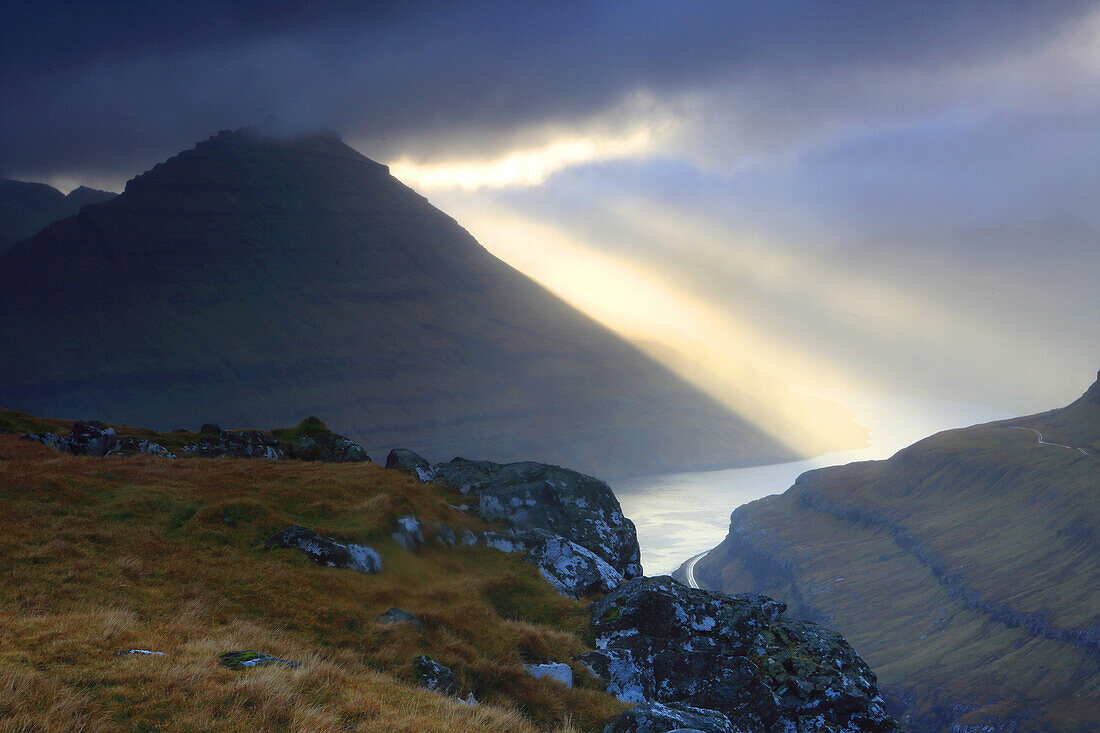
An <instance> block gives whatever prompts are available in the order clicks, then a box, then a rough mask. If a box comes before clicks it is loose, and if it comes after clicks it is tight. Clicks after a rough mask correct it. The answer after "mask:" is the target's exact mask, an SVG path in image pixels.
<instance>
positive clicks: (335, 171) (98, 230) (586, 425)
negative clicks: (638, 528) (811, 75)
mask: <svg viewBox="0 0 1100 733" xmlns="http://www.w3.org/2000/svg"><path fill="white" fill-rule="evenodd" d="M0 316H2V317H0V342H2V343H3V344H4V348H3V349H2V353H0V374H3V377H2V386H0V404H3V405H5V406H8V407H12V408H17V409H21V410H27V411H32V412H36V413H39V414H54V415H63V416H73V417H95V418H98V419H102V420H107V421H112V422H126V423H130V424H141V425H150V426H152V427H155V428H161V429H170V428H175V427H181V426H186V427H194V426H196V425H198V424H200V423H202V422H207V421H218V422H220V423H221V424H223V425H225V426H228V427H247V426H255V425H271V424H276V425H277V424H295V423H296V422H297V421H298V420H299V419H301V417H302V416H303V415H309V414H319V415H324V416H325V419H326V420H327V421H328V422H329V424H331V425H333V426H335V427H336V428H337V429H339V430H340V431H341V432H344V433H347V434H349V435H351V436H352V437H354V438H355V439H356V440H358V441H359V442H361V443H362V444H363V445H364V446H365V447H367V449H368V451H370V452H372V453H375V454H377V453H381V452H382V451H384V450H386V449H388V448H390V447H393V446H406V447H409V448H413V449H415V450H417V451H418V452H421V453H424V454H426V455H428V456H429V457H431V458H432V459H444V458H451V457H452V456H454V455H456V454H476V455H488V456H492V457H494V459H496V460H501V461H508V460H516V459H520V458H533V459H539V460H544V461H547V462H551V463H561V464H566V465H572V466H577V467H579V468H581V469H582V470H585V471H588V472H593V473H597V474H598V475H603V476H615V475H623V474H626V473H644V472H646V471H654V470H661V469H668V468H685V467H693V466H694V467H698V466H717V465H724V466H728V465H733V464H736V463H754V462H767V461H775V460H781V459H787V458H790V457H791V456H790V452H789V450H788V449H786V448H784V447H783V446H781V445H779V444H777V443H776V442H775V441H774V440H772V439H771V438H769V437H767V436H766V435H764V434H763V433H762V432H760V431H759V430H757V429H755V428H754V427H753V426H752V425H750V424H748V423H746V422H745V421H744V420H741V419H739V418H738V417H737V416H735V415H733V414H731V413H730V412H729V411H727V410H726V409H725V408H723V407H721V406H720V405H719V404H717V403H716V402H714V401H713V400H712V399H710V398H709V397H707V396H706V395H704V394H703V393H701V392H699V391H698V390H696V389H694V388H693V387H690V386H688V385H687V384H686V383H685V382H683V381H681V380H680V379H679V378H677V377H675V376H673V375H672V374H671V373H670V372H668V371H666V370H665V369H664V368H662V367H660V366H657V365H656V364H655V363H653V362H652V361H650V360H649V359H647V358H646V357H644V356H643V355H642V354H641V353H640V352H639V351H637V350H636V349H635V348H633V347H632V346H630V345H628V344H627V343H626V342H624V341H623V340H621V339H620V338H618V337H617V336H616V335H614V334H612V333H611V332H610V331H608V330H607V329H605V328H604V327H602V326H600V325H598V324H596V323H595V322H594V321H592V320H591V319H589V318H588V317H586V316H584V315H582V314H580V313H579V312H578V311H576V310H574V309H573V308H572V307H570V306H568V305H567V304H565V303H564V302H562V301H561V300H560V299H558V298H557V297H555V296H553V295H552V294H550V293H549V292H548V291H546V290H545V289H544V288H542V287H541V286H540V285H538V284H536V283H534V282H533V281H532V280H530V279H529V278H527V277H526V276H524V275H522V274H520V273H518V272H517V271H516V270H514V269H513V268H511V267H509V266H508V265H506V264H505V263H503V262H501V261H500V260H498V259H496V258H495V257H493V256H492V255H490V254H489V253H488V252H487V251H486V250H485V249H484V248H482V247H481V246H480V245H479V244H478V243H477V242H476V241H475V240H474V239H473V238H472V237H471V236H470V235H469V234H468V233H467V232H466V231H465V230H464V229H462V228H461V227H460V226H458V224H457V223H456V222H455V221H454V220H453V219H452V218H450V217H449V216H447V215H445V214H443V213H442V212H440V211H438V210H437V209H435V208H434V207H432V206H431V205H430V204H429V203H428V201H427V200H426V199H424V198H423V197H421V196H420V195H418V194H416V193H415V192H414V191H412V190H411V189H409V188H407V187H406V186H404V185H402V184H401V183H400V182H399V181H397V180H396V179H394V178H393V177H392V176H390V175H389V171H388V169H387V168H386V167H385V166H383V165H380V164H378V163H375V162H373V161H371V160H368V159H367V158H365V157H363V156H361V155H360V154H358V153H357V152H355V151H354V150H352V149H351V148H349V147H348V146H346V145H345V144H343V143H342V142H341V141H340V140H339V139H338V138H336V137H335V136H332V135H327V134H321V135H312V136H307V137H301V138H297V139H294V140H289V141H287V140H280V139H274V138H269V137H265V136H262V135H260V134H257V133H253V132H250V131H237V132H222V133H220V134H218V135H216V136H214V137H212V138H210V139H209V140H206V141H205V142H202V143H200V144H199V145H197V146H196V147H195V148H194V149H192V150H188V151H185V152H183V153H180V154H179V155H177V156H175V157H174V158H172V159H170V160H168V161H166V162H165V163H162V164H160V165H158V166H156V167H154V168H153V169H152V170H150V171H148V172H146V173H145V174H143V175H140V176H138V177H136V178H134V179H133V180H131V181H130V182H129V183H128V184H127V186H126V190H125V192H124V193H123V194H122V195H120V196H118V197H117V198H115V199H112V200H110V201H107V202H105V203H101V204H98V205H94V206H87V207H85V208H83V209H82V210H81V211H80V212H79V213H78V214H77V215H76V216H73V217H70V218H67V219H65V220H63V221H60V222H57V223H55V224H53V225H52V226H50V227H49V228H47V229H46V230H44V231H43V232H41V233H39V234H38V235H36V236H35V237H33V238H32V239H30V240H28V241H27V242H24V243H22V244H20V245H18V246H16V247H15V248H13V249H11V250H9V251H7V252H5V253H3V254H2V255H0ZM382 454H383V455H384V453H382Z"/></svg>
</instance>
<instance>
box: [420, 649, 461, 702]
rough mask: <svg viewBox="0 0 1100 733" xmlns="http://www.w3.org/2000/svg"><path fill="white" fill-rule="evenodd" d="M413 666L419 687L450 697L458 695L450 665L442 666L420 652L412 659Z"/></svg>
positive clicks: (456, 683)
mask: <svg viewBox="0 0 1100 733" xmlns="http://www.w3.org/2000/svg"><path fill="white" fill-rule="evenodd" d="M413 668H414V669H415V671H416V680H417V682H419V683H420V686H421V687H423V688H425V689H428V690H433V691H435V692H440V693H442V694H444V695H450V696H452V697H456V696H457V695H458V680H456V679H455V673H454V672H452V671H451V668H450V667H444V666H443V665H442V664H440V663H439V662H437V661H435V660H434V659H432V658H431V657H429V656H428V655H426V654H421V655H420V656H419V657H417V658H416V659H414V660H413Z"/></svg>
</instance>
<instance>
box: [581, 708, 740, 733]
mask: <svg viewBox="0 0 1100 733" xmlns="http://www.w3.org/2000/svg"><path fill="white" fill-rule="evenodd" d="M603 733H747V731H745V732H743V731H741V729H739V728H735V727H734V726H733V723H731V722H730V719H729V718H727V717H726V716H725V715H722V714H721V713H719V712H717V711H715V710H700V709H699V708H693V707H690V706H688V705H662V704H661V703H659V702H647V703H642V704H641V705H638V706H637V707H633V708H631V709H630V710H627V711H626V712H624V713H623V714H621V715H620V716H619V717H617V718H615V719H614V720H612V721H611V722H610V723H608V724H607V727H605V728H604V729H603Z"/></svg>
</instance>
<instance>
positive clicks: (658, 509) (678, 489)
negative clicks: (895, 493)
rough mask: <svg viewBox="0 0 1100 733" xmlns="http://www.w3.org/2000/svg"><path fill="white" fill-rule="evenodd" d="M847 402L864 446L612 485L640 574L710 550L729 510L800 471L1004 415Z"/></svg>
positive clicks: (878, 400) (775, 489) (897, 401)
mask: <svg viewBox="0 0 1100 733" xmlns="http://www.w3.org/2000/svg"><path fill="white" fill-rule="evenodd" d="M850 407H851V409H852V410H853V412H855V414H856V417H857V419H858V420H859V421H860V422H861V423H862V424H863V425H866V426H867V427H868V428H869V429H870V430H871V438H870V443H871V445H870V447H868V448H861V449H859V450H849V451H838V452H835V453H826V454H825V455H822V456H818V457H816V458H812V459H810V460H806V461H795V462H792V463H780V464H775V465H770V466H753V467H751V468H728V469H721V470H717V471H694V472H689V473H672V474H658V475H654V476H641V477H636V478H631V479H623V480H620V481H616V482H615V483H614V484H612V487H611V488H612V489H614V491H615V495H616V496H617V497H618V498H619V503H620V504H621V505H622V507H623V513H624V514H626V516H628V517H630V519H632V520H633V521H634V524H635V525H636V526H637V528H638V543H639V544H640V545H641V548H642V566H643V567H644V568H645V572H646V574H647V575H659V574H662V573H671V572H672V571H673V570H675V569H676V568H677V567H679V566H680V564H681V563H682V562H684V561H685V560H687V559H688V558H689V557H691V556H693V555H696V554H698V553H700V552H703V551H705V550H709V549H710V548H712V547H714V546H715V545H717V544H718V543H720V542H721V541H722V540H723V539H724V538H725V536H726V530H727V529H728V528H729V515H730V512H732V511H733V510H734V509H736V508H737V507H739V506H741V505H742V504H747V503H748V502H750V501H755V500H756V499H760V498H763V497H765V496H769V495H771V494H779V493H782V492H784V491H786V490H787V488H789V487H790V486H791V484H793V483H794V480H795V479H796V478H797V477H798V475H799V474H800V473H802V472H803V471H808V470H810V469H813V468H821V467H823V466H836V465H841V464H845V463H851V462H852V461H870V460H877V459H882V458H889V457H890V456H892V455H893V454H894V453H895V452H897V451H898V450H900V449H901V448H904V447H905V446H907V445H909V444H911V443H915V442H916V441H918V440H920V439H921V438H924V437H927V436H929V435H932V434H933V433H937V432H939V431H941V430H947V429H950V428H959V427H966V426H968V425H975V424H978V423H983V422H989V421H991V420H1001V419H1004V418H1006V417H1010V415H1008V414H1006V413H1004V412H1000V411H998V410H994V409H993V408H989V407H984V406H981V405H969V404H963V403H957V402H942V401H935V400H928V399H918V398H914V397H904V396H897V395H887V396H883V395H863V396H861V397H860V399H859V403H858V404H853V405H850Z"/></svg>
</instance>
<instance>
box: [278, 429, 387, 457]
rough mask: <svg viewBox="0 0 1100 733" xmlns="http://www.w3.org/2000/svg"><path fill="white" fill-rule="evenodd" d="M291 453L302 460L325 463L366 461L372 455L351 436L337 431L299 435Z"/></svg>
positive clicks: (292, 445)
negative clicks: (338, 433)
mask: <svg viewBox="0 0 1100 733" xmlns="http://www.w3.org/2000/svg"><path fill="white" fill-rule="evenodd" d="M290 455H291V457H293V458H297V459H298V460H300V461H323V462H325V463H366V462H369V461H370V456H368V455H367V452H366V451H365V450H363V447H362V446H361V445H359V444H358V443H356V442H355V441H354V440H352V439H351V438H348V437H345V436H343V435H337V434H336V433H329V434H327V435H299V436H298V437H297V438H296V439H295V440H294V442H293V443H292V444H291V447H290Z"/></svg>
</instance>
